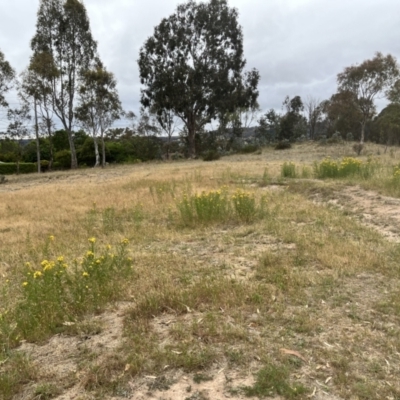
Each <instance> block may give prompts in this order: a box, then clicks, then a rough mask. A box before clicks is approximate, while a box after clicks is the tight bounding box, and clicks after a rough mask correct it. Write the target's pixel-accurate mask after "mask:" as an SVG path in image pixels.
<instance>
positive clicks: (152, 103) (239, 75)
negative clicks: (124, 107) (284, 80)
mask: <svg viewBox="0 0 400 400" xmlns="http://www.w3.org/2000/svg"><path fill="white" fill-rule="evenodd" d="M138 64H139V70H140V79H141V83H142V85H144V88H143V89H142V95H141V102H142V104H143V106H144V107H148V108H152V109H154V108H156V109H157V110H158V112H159V113H162V112H163V110H172V111H173V112H174V113H175V114H176V115H177V116H178V117H179V118H180V119H181V120H182V121H183V122H184V124H185V126H186V129H187V132H188V143H189V154H190V156H192V157H193V156H194V155H195V140H194V139H195V134H196V132H197V131H199V130H200V129H201V128H202V127H203V126H204V125H206V124H207V123H209V122H210V121H211V120H212V119H215V118H216V117H217V115H218V114H223V113H224V112H226V111H231V112H232V111H234V110H235V109H236V108H238V107H241V108H247V107H249V106H251V105H253V104H255V102H256V100H257V97H258V91H257V85H258V81H259V74H258V71H256V70H252V71H250V72H246V73H243V69H244V67H245V64H246V61H245V60H244V56H243V33H242V29H241V27H240V25H239V24H238V11H237V10H236V9H235V8H230V7H228V4H227V1H226V0H210V1H208V2H201V3H197V2H195V1H193V0H190V1H188V2H186V3H184V4H181V5H179V6H178V7H177V9H176V12H175V13H174V14H172V15H171V16H170V17H168V18H164V19H163V20H162V21H161V23H160V24H159V25H158V26H156V27H155V29H154V34H153V36H151V37H150V38H148V39H147V41H146V42H145V44H144V45H143V47H142V48H141V50H140V56H139V60H138Z"/></svg>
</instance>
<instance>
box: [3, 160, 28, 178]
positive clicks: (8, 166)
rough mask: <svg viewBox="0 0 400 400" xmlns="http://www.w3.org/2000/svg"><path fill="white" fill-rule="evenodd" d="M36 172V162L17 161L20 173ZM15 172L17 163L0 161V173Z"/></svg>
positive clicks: (10, 173)
mask: <svg viewBox="0 0 400 400" xmlns="http://www.w3.org/2000/svg"><path fill="white" fill-rule="evenodd" d="M32 172H36V164H34V163H19V173H20V174H30V173H32ZM16 173H17V163H0V174H3V175H12V174H16Z"/></svg>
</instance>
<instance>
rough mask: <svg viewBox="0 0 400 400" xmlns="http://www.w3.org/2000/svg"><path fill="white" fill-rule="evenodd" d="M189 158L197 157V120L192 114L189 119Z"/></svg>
mask: <svg viewBox="0 0 400 400" xmlns="http://www.w3.org/2000/svg"><path fill="white" fill-rule="evenodd" d="M187 128H188V152H189V158H196V140H195V137H196V120H195V117H194V115H193V114H191V115H190V116H189V118H188V121H187Z"/></svg>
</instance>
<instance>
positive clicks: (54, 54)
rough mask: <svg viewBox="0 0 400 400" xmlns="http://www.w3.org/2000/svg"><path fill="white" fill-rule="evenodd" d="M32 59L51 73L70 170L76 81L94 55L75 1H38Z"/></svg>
mask: <svg viewBox="0 0 400 400" xmlns="http://www.w3.org/2000/svg"><path fill="white" fill-rule="evenodd" d="M31 48H32V50H33V58H34V59H40V60H41V62H42V63H43V64H45V65H46V64H47V66H48V69H49V70H51V71H53V72H54V73H51V74H47V75H45V78H46V79H47V80H48V83H49V85H50V87H51V105H52V109H53V111H54V113H55V115H56V116H57V117H58V119H59V120H60V121H61V123H62V125H63V127H64V129H65V131H66V132H67V133H68V141H69V146H70V150H71V168H77V166H78V161H77V157H76V150H75V144H74V136H73V126H74V122H75V121H74V120H75V114H74V108H75V103H76V92H77V87H78V80H79V77H80V75H81V73H82V71H85V70H87V69H88V68H89V65H90V63H91V62H92V60H93V59H94V57H95V55H96V49H97V44H96V42H95V41H94V40H93V37H92V34H91V31H90V23H89V18H88V15H87V12H86V9H85V6H84V5H83V3H81V2H80V1H79V0H41V1H40V5H39V10H38V13H37V22H36V32H35V35H34V37H33V38H32V41H31Z"/></svg>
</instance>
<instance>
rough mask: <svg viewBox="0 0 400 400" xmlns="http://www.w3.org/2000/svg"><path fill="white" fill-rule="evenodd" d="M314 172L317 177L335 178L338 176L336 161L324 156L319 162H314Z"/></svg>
mask: <svg viewBox="0 0 400 400" xmlns="http://www.w3.org/2000/svg"><path fill="white" fill-rule="evenodd" d="M314 173H315V176H316V177H317V178H337V177H338V176H339V166H338V163H337V162H336V161H333V160H331V159H330V158H325V160H322V161H321V162H320V163H319V164H318V163H317V162H315V163H314Z"/></svg>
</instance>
